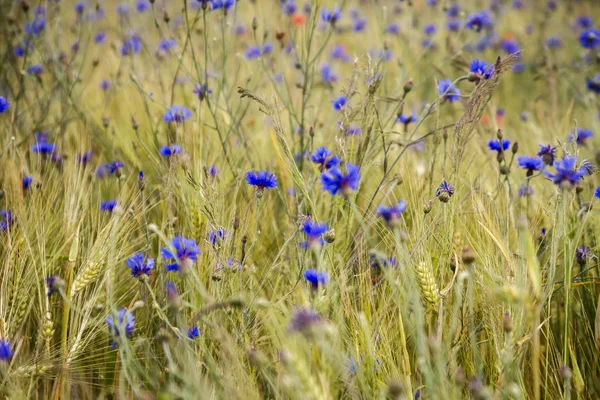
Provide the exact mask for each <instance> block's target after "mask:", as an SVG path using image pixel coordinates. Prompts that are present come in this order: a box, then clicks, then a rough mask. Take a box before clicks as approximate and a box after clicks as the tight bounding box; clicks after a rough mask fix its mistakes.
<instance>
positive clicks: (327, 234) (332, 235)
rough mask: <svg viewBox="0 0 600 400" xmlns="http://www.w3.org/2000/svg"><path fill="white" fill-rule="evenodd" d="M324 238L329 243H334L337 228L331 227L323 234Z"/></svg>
mask: <svg viewBox="0 0 600 400" xmlns="http://www.w3.org/2000/svg"><path fill="white" fill-rule="evenodd" d="M323 239H324V240H325V242H327V243H333V242H334V241H335V229H333V228H331V229H330V230H328V231H327V232H325V233H324V234H323Z"/></svg>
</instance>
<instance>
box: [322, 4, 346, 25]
mask: <svg viewBox="0 0 600 400" xmlns="http://www.w3.org/2000/svg"><path fill="white" fill-rule="evenodd" d="M340 18H342V12H341V11H340V9H339V8H338V7H334V8H332V9H331V10H328V9H327V8H325V7H323V8H322V9H321V19H322V20H323V22H329V23H330V24H331V25H335V23H336V22H337V21H339V19H340Z"/></svg>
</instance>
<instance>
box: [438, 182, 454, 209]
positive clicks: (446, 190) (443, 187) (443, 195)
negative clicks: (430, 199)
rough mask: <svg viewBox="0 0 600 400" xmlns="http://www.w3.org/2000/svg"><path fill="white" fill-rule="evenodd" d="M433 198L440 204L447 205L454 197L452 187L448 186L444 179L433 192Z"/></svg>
mask: <svg viewBox="0 0 600 400" xmlns="http://www.w3.org/2000/svg"><path fill="white" fill-rule="evenodd" d="M435 196H436V197H437V198H438V199H439V200H440V201H441V202H442V203H447V202H448V201H449V200H450V198H451V197H452V196H454V186H452V185H451V184H449V183H448V182H447V181H446V180H445V179H444V180H443V181H442V183H441V184H440V186H439V187H438V188H437V190H436V191H435Z"/></svg>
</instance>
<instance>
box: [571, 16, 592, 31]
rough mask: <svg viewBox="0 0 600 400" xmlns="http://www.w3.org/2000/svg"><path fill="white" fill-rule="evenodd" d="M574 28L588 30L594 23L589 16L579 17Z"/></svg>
mask: <svg viewBox="0 0 600 400" xmlns="http://www.w3.org/2000/svg"><path fill="white" fill-rule="evenodd" d="M575 26H576V27H578V28H582V29H588V28H591V27H592V26H594V21H593V20H592V17H590V16H589V15H580V16H578V17H577V18H576V19H575Z"/></svg>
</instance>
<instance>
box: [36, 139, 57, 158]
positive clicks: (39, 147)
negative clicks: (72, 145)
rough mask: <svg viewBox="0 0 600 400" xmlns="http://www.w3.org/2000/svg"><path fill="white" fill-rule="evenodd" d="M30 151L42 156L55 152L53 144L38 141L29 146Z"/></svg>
mask: <svg viewBox="0 0 600 400" xmlns="http://www.w3.org/2000/svg"><path fill="white" fill-rule="evenodd" d="M31 150H33V152H34V153H40V154H42V155H48V154H53V153H54V152H55V151H56V145H55V144H53V143H48V142H46V141H39V142H38V143H35V144H34V145H32V146H31Z"/></svg>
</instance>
